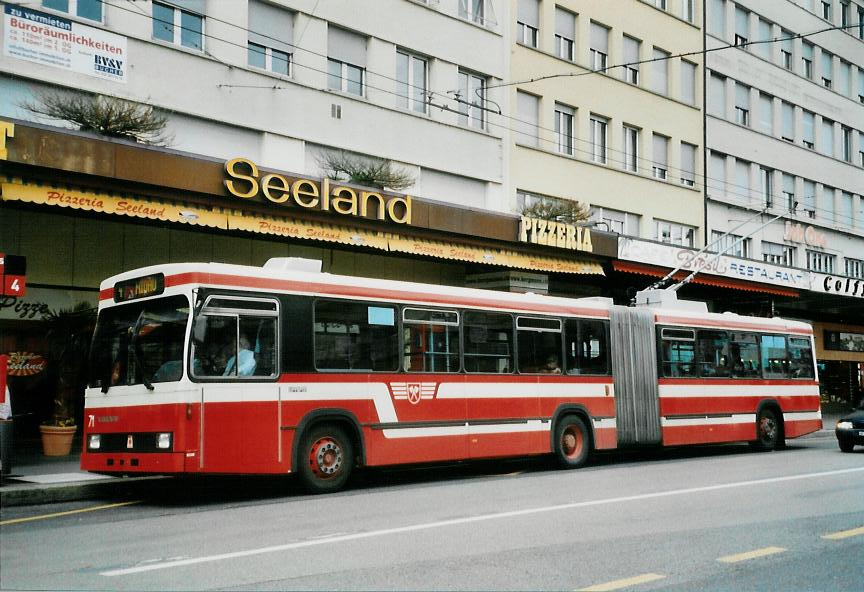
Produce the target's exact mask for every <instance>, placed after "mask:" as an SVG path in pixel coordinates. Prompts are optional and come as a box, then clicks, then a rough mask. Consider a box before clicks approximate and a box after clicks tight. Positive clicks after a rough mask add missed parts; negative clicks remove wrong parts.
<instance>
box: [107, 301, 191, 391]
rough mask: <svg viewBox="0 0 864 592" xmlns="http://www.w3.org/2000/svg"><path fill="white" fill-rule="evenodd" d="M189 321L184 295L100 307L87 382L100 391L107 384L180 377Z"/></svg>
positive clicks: (134, 382) (135, 382)
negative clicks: (99, 388) (88, 380)
mask: <svg viewBox="0 0 864 592" xmlns="http://www.w3.org/2000/svg"><path fill="white" fill-rule="evenodd" d="M188 320H189V301H188V300H187V299H186V297H185V296H169V297H166V298H159V299H156V300H147V301H144V302H133V303H130V304H123V305H120V306H114V307H111V308H105V309H103V310H102V311H100V313H99V319H98V320H97V322H96V332H95V335H94V337H93V348H92V351H91V355H90V386H91V387H101V388H102V390H103V392H104V391H107V390H108V389H109V388H110V387H112V386H125V385H132V384H144V385H148V386H149V385H150V384H151V383H154V382H170V381H172V380H179V379H180V377H181V376H182V375H183V351H184V348H183V342H184V337H185V335H186V325H187V323H188Z"/></svg>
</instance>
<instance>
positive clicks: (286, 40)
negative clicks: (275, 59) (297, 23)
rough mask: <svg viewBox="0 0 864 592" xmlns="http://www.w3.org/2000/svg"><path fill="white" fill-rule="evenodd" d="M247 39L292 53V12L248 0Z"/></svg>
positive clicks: (255, 0) (254, 0)
mask: <svg viewBox="0 0 864 592" xmlns="http://www.w3.org/2000/svg"><path fill="white" fill-rule="evenodd" d="M249 41H251V42H252V43H257V44H258V45H264V46H267V47H273V48H275V49H279V50H281V51H284V52H287V53H293V51H294V48H293V46H292V45H291V43H292V42H293V41H294V14H293V13H291V12H289V11H287V10H283V9H281V8H277V7H275V6H271V5H270V4H264V3H263V2H258V1H257V0H250V1H249Z"/></svg>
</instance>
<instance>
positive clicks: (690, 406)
mask: <svg viewBox="0 0 864 592" xmlns="http://www.w3.org/2000/svg"><path fill="white" fill-rule="evenodd" d="M768 398H769V397H766V396H763V395H742V396H740V397H693V398H688V397H670V398H663V397H661V398H660V415H664V416H673V415H718V414H723V413H756V407H758V405H759V403H760V402H761V401H764V400H765V399H768ZM770 399H772V400H776V401H777V402H778V403H779V404H780V407H781V409H783V411H784V412H790V411H816V410H817V409H819V395H812V396H807V397H794V396H777V397H770Z"/></svg>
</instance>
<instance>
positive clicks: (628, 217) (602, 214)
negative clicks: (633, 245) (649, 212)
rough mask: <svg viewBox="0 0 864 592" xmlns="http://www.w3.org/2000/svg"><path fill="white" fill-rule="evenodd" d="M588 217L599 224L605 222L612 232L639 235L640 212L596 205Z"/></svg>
mask: <svg viewBox="0 0 864 592" xmlns="http://www.w3.org/2000/svg"><path fill="white" fill-rule="evenodd" d="M588 219H589V220H591V221H592V222H596V223H598V224H602V223H605V224H606V225H607V226H608V227H609V231H610V232H617V233H618V234H626V235H630V236H639V224H640V221H641V219H642V217H641V216H640V215H639V214H632V213H630V212H622V211H620V210H613V209H611V208H603V207H599V206H596V207H592V208H591V212H590V216H589V218H588Z"/></svg>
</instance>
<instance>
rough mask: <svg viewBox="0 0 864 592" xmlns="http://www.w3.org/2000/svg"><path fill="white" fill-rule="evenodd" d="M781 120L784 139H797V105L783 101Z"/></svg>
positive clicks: (789, 140)
mask: <svg viewBox="0 0 864 592" xmlns="http://www.w3.org/2000/svg"><path fill="white" fill-rule="evenodd" d="M780 115H781V120H782V122H783V136H782V137H783V139H784V140H786V141H787V142H794V141H795V106H794V105H792V103H787V102H786V101H783V102H782V103H781V112H780Z"/></svg>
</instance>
